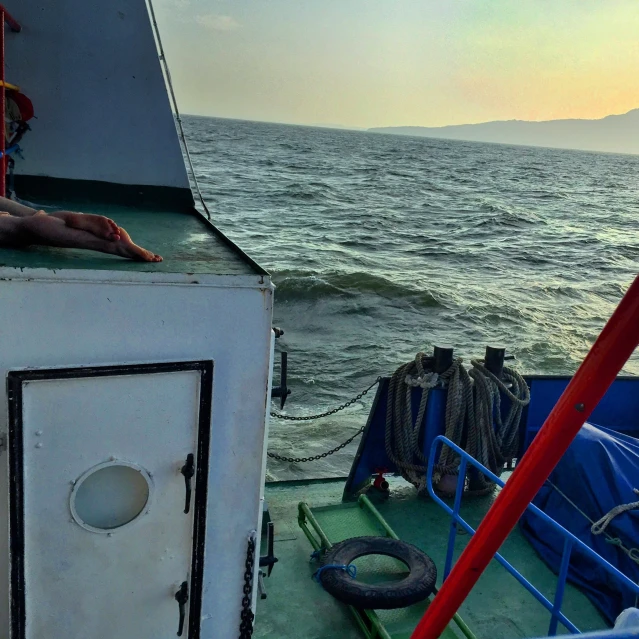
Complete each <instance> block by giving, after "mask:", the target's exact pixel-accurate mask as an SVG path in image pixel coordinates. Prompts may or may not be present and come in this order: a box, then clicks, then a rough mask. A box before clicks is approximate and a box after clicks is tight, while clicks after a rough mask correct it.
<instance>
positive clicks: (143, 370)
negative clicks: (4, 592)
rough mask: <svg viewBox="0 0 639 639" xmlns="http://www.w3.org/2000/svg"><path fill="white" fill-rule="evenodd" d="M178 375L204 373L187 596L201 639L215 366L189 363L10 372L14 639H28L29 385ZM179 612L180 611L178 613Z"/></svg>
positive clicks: (192, 631) (194, 634)
mask: <svg viewBox="0 0 639 639" xmlns="http://www.w3.org/2000/svg"><path fill="white" fill-rule="evenodd" d="M180 371H196V372H197V371H199V372H200V405H199V423H198V444H197V455H196V458H197V468H196V474H195V491H194V499H193V552H192V557H191V580H190V581H191V587H190V596H189V619H188V635H187V638H188V639H200V625H201V623H200V622H201V617H202V591H203V585H204V550H205V538H206V504H207V493H208V474H209V449H210V444H211V407H212V398H213V361H212V360H200V361H185V362H169V363H157V364H130V365H118V366H87V367H79V368H51V369H40V370H26V371H9V373H8V374H7V397H8V400H9V437H8V442H7V444H8V452H9V495H10V497H9V554H10V561H11V569H10V580H11V597H10V598H11V639H26V600H25V596H26V591H25V574H24V485H23V481H24V467H23V454H24V448H23V423H22V417H23V416H22V389H23V384H24V383H25V382H30V381H46V380H53V379H75V378H86V377H109V376H116V375H153V374H156V373H175V372H180ZM176 609H177V608H176Z"/></svg>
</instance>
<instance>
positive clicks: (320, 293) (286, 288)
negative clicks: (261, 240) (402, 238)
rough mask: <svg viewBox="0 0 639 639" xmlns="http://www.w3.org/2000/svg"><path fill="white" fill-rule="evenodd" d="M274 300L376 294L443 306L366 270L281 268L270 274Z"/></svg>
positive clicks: (424, 293) (431, 297)
mask: <svg viewBox="0 0 639 639" xmlns="http://www.w3.org/2000/svg"><path fill="white" fill-rule="evenodd" d="M273 281H274V282H275V285H276V287H277V288H276V291H275V297H276V300H277V302H280V303H281V302H292V301H298V300H320V299H326V298H332V297H357V296H359V295H376V296H379V297H383V298H386V299H394V300H403V301H408V302H412V303H413V304H415V305H416V306H419V307H421V308H436V307H441V306H443V304H442V302H440V301H439V300H438V299H437V298H436V297H435V296H434V295H433V294H432V293H430V292H429V291H423V290H421V291H420V290H418V289H415V288H412V287H408V286H405V285H403V284H400V283H398V282H393V281H391V280H389V279H387V278H385V277H382V276H381V275H373V274H371V273H365V272H361V271H359V272H354V273H339V272H329V273H322V274H321V275H316V274H313V273H309V272H303V271H282V272H280V273H276V274H275V275H274V276H273Z"/></svg>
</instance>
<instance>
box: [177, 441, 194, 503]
mask: <svg viewBox="0 0 639 639" xmlns="http://www.w3.org/2000/svg"><path fill="white" fill-rule="evenodd" d="M180 472H181V473H182V475H184V483H185V484H186V501H185V503H184V514H185V515H188V513H189V510H190V509H191V480H192V479H193V475H195V463H194V458H193V455H192V454H191V453H189V454H188V455H187V456H186V463H185V464H184V466H182V468H181V470H180Z"/></svg>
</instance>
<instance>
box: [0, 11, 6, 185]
mask: <svg viewBox="0 0 639 639" xmlns="http://www.w3.org/2000/svg"><path fill="white" fill-rule="evenodd" d="M5 16H6V14H5V11H4V7H3V6H2V5H0V80H2V87H0V113H1V114H2V135H0V138H2V141H0V151H2V158H1V160H0V167H1V168H0V170H1V171H2V177H1V178H0V195H1V196H2V197H4V196H5V194H6V180H7V158H6V156H5V150H6V149H5V140H6V137H5V131H6V127H7V123H6V121H5V117H6V116H5V111H6V105H5V90H4V21H5Z"/></svg>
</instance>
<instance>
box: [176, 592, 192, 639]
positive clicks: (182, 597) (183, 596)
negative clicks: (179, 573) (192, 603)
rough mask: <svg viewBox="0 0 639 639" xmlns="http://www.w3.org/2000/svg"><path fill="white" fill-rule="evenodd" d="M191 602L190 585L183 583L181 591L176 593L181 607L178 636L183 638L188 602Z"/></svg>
mask: <svg viewBox="0 0 639 639" xmlns="http://www.w3.org/2000/svg"><path fill="white" fill-rule="evenodd" d="M188 600H189V584H188V583H187V582H186V581H183V582H182V585H181V586H180V589H179V590H178V591H177V592H176V593H175V601H177V602H178V606H179V607H180V621H179V624H178V631H177V636H178V637H181V636H182V633H183V632H184V618H185V616H186V602H187V601H188Z"/></svg>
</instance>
